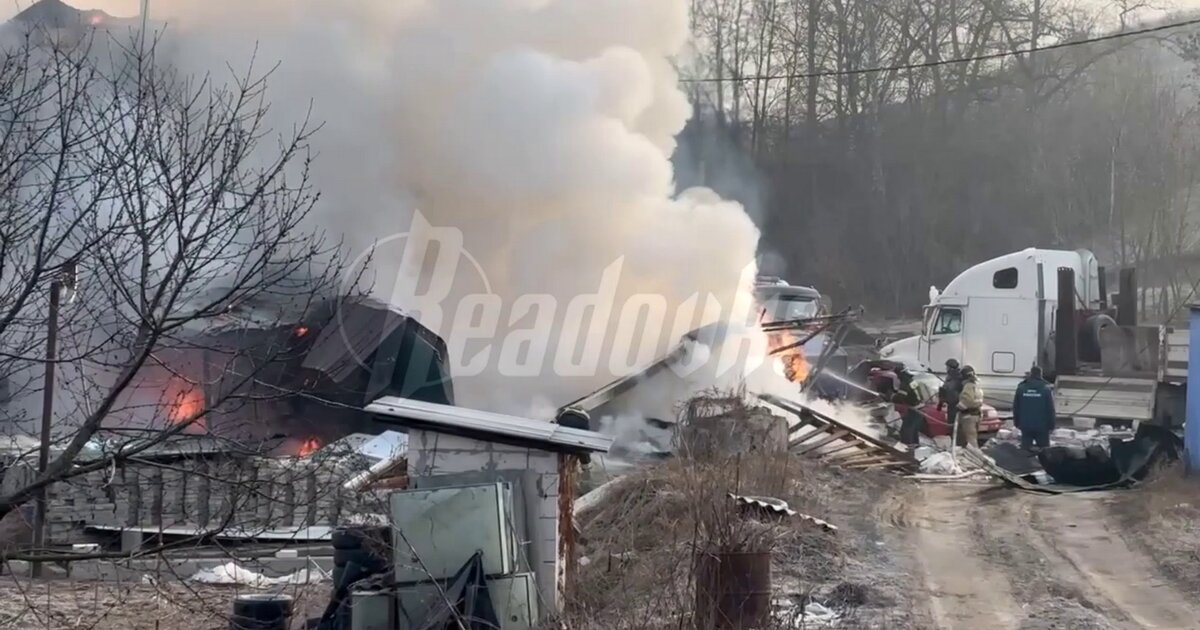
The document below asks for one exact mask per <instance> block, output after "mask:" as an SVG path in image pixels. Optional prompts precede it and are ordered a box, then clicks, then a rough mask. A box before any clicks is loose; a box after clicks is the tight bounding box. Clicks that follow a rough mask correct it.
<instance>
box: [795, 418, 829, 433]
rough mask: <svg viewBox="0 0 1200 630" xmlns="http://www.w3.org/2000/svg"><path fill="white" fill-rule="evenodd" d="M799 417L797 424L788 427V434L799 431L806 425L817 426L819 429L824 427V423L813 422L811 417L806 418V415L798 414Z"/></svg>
mask: <svg viewBox="0 0 1200 630" xmlns="http://www.w3.org/2000/svg"><path fill="white" fill-rule="evenodd" d="M797 418H799V420H798V421H797V422H796V426H793V427H789V428H788V435H792V434H793V433H796V432H797V431H799V430H800V429H803V428H805V427H816V428H818V429H820V428H823V426H822V425H819V424H817V423H815V422H813V421H812V420H811V419H810V418H805V417H804V416H797ZM824 426H828V425H824Z"/></svg>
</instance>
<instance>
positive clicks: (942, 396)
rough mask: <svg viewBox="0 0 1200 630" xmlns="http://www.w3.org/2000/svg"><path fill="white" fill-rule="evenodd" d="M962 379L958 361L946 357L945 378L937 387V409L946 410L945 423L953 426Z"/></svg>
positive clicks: (956, 415)
mask: <svg viewBox="0 0 1200 630" xmlns="http://www.w3.org/2000/svg"><path fill="white" fill-rule="evenodd" d="M962 388H963V379H962V372H961V371H960V370H959V367H958V361H956V360H954V359H946V380H945V381H943V382H942V386H941V387H939V388H938V409H939V410H943V409H944V410H945V411H946V424H947V425H949V426H954V419H955V418H957V417H958V397H959V395H961V394H962Z"/></svg>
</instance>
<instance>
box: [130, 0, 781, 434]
mask: <svg viewBox="0 0 1200 630" xmlns="http://www.w3.org/2000/svg"><path fill="white" fill-rule="evenodd" d="M154 10H155V17H156V18H158V19H164V20H167V21H168V23H169V27H168V32H169V33H170V39H171V42H172V46H171V48H172V50H174V51H175V54H176V55H177V58H176V60H177V62H178V63H179V64H180V65H181V66H182V67H183V69H184V70H185V71H190V72H204V71H211V72H213V76H214V77H216V78H217V79H222V78H224V77H226V76H228V71H227V70H225V64H226V63H230V64H233V66H234V67H235V68H244V67H245V65H246V64H247V62H248V60H249V59H250V58H251V57H252V56H254V55H256V56H257V60H258V61H257V64H258V67H259V68H260V69H264V70H265V69H267V68H269V67H270V66H271V65H273V64H274V63H276V62H277V61H278V62H280V65H279V67H278V68H277V69H275V70H274V73H273V75H272V77H271V81H270V92H269V95H270V100H271V102H272V106H273V110H272V117H273V121H274V122H275V127H277V128H281V129H287V128H290V126H291V124H292V122H293V121H295V120H297V119H300V118H303V117H304V116H305V115H306V114H307V113H308V111H309V109H310V107H311V110H312V114H313V117H314V118H315V119H317V120H319V121H322V122H324V124H325V127H324V129H323V130H322V131H321V133H320V134H319V135H318V137H317V148H318V149H319V150H320V155H319V156H318V161H317V164H316V171H315V177H316V182H315V183H316V185H317V186H318V187H319V188H320V189H321V190H322V192H323V199H322V204H321V209H320V211H319V213H318V220H319V221H321V223H322V225H323V227H325V228H326V229H327V230H329V231H330V232H332V233H340V234H344V236H345V239H346V243H347V246H348V247H349V248H350V249H351V250H352V251H353V252H356V253H357V252H361V251H363V250H366V249H368V248H370V247H371V246H372V244H373V243H375V242H376V241H378V240H380V239H383V238H386V237H388V236H389V235H391V234H394V233H396V232H398V231H404V230H407V229H408V226H409V225H410V220H411V217H412V214H413V212H414V210H417V209H419V210H420V212H421V213H422V215H423V216H425V217H426V218H427V219H429V221H430V222H431V223H432V224H434V225H435V226H453V227H457V228H459V229H461V230H462V231H463V237H464V246H465V247H466V249H467V250H468V251H469V252H470V253H471V254H472V255H473V256H474V257H475V258H477V259H478V261H479V262H480V264H481V266H482V268H483V269H484V270H485V271H486V274H487V280H488V282H489V283H490V284H491V286H492V289H493V290H494V291H495V293H496V294H498V295H499V296H500V298H501V300H502V301H503V303H504V304H505V305H507V306H508V307H511V305H512V304H513V303H514V302H515V301H516V300H517V299H518V298H520V297H521V296H525V295H531V294H536V295H548V296H551V297H552V298H554V299H556V300H558V302H559V303H560V304H565V303H566V302H567V301H568V300H569V299H570V298H572V297H574V296H577V295H580V294H583V293H592V292H595V291H596V289H597V287H598V286H599V282H600V276H601V273H602V272H603V270H604V269H606V268H607V267H608V266H609V265H611V264H612V263H613V262H614V261H615V260H618V259H620V260H621V261H622V275H621V281H620V285H619V286H618V288H617V290H616V293H615V296H614V297H613V302H615V303H616V304H618V305H619V304H622V303H624V301H625V300H627V299H629V298H630V296H633V295H636V294H647V293H652V294H657V295H661V296H662V297H663V299H664V300H665V302H666V303H667V305H668V308H669V309H673V308H674V307H677V306H679V305H681V304H683V303H684V302H685V301H686V300H687V299H688V298H689V297H690V296H693V295H695V294H697V293H699V294H701V295H706V294H709V293H711V294H713V295H714V296H716V297H717V298H718V300H719V301H720V302H721V303H722V304H725V305H730V304H732V303H733V302H734V296H735V294H737V293H738V292H739V291H744V290H745V289H746V287H744V286H741V283H740V280H741V279H742V278H741V273H742V271H743V269H744V268H745V267H746V266H747V265H748V264H751V263H753V261H754V257H755V249H756V244H757V241H758V230H757V228H756V227H755V225H754V223H753V222H752V221H751V219H750V218H749V217H748V216H747V214H746V213H745V211H744V210H743V208H742V207H741V205H739V204H737V203H735V202H731V201H727V200H724V199H721V198H720V197H718V196H717V195H716V194H715V193H712V192H711V191H707V190H703V189H693V190H689V191H684V193H683V194H679V195H676V194H675V187H676V177H675V173H674V171H673V169H672V164H671V156H672V153H673V151H674V149H675V137H676V135H677V134H678V133H679V132H680V130H681V129H683V127H684V125H685V123H686V121H687V119H688V116H689V115H690V113H691V108H690V107H689V105H688V102H687V99H686V97H685V95H684V94H683V93H682V92H681V91H680V89H679V87H678V83H677V77H676V75H675V72H674V70H673V69H672V66H671V59H672V57H673V56H674V55H676V54H677V53H679V52H680V51H681V50H682V49H683V47H684V46H685V44H686V42H687V36H688V32H687V6H686V3H685V2H684V1H683V0H407V1H403V2H389V1H386V0H373V1H363V2H354V3H331V2H327V1H318V0H256V1H255V2H252V3H246V2H240V1H235V0H177V1H175V2H170V3H166V2H160V3H156V4H155V7H154ZM398 258H399V257H398V256H395V255H394V252H392V251H390V250H387V249H381V250H380V251H379V252H378V255H377V256H376V257H375V260H374V264H375V266H376V272H377V273H376V274H375V276H374V277H375V278H376V279H377V280H378V284H377V287H378V288H379V290H380V291H381V292H382V293H384V294H385V296H386V297H392V296H390V295H386V294H387V293H388V291H389V290H390V288H391V287H392V286H393V285H394V282H393V281H392V280H391V278H390V276H394V275H395V274H396V273H397V270H398V269H399V268H400V262H399V260H398ZM389 274H390V276H389ZM467 285H471V283H467ZM477 290H479V287H478V286H463V287H461V288H456V294H455V295H452V296H451V301H454V300H455V299H457V298H460V297H461V296H462V295H463V294H466V293H470V292H473V291H477ZM402 301H403V300H402ZM404 305H405V306H408V307H416V308H419V307H420V306H421V305H420V304H419V302H418V301H411V300H410V303H408V304H404ZM449 310H451V311H452V310H453V308H452V307H451V308H450V309H449ZM562 316H563V313H562V312H561V309H560V312H559V313H557V315H556V317H555V322H554V323H553V324H552V325H551V327H550V329H549V330H546V331H544V334H545V335H546V341H547V343H548V345H549V346H550V347H551V349H552V350H553V349H554V348H556V347H557V344H558V340H559V339H562V338H564V335H565V336H566V337H567V338H571V337H572V336H573V335H572V333H573V332H575V331H571V330H564V329H563V328H564V323H563V318H562ZM533 319H534V318H532V317H530V318H514V317H512V313H511V312H510V311H509V310H506V311H505V313H504V316H503V317H502V318H501V331H500V332H501V334H504V332H505V329H507V328H527V327H528V326H529V325H530V323H529V321H532V320H533ZM527 320H528V321H527ZM668 325H670V324H669V322H668ZM614 328H615V324H614V326H610V327H609V328H608V329H606V330H603V331H600V332H599V333H597V332H596V331H585V332H584V334H583V335H582V337H583V338H591V339H592V340H593V341H596V342H597V343H598V347H600V348H601V350H600V352H601V353H605V352H609V351H611V349H612V346H613V339H614V338H616V337H618V336H620V335H629V334H634V333H635V331H632V330H623V331H622V330H615V329H614ZM438 332H439V333H441V334H442V335H443V336H444V337H446V339H447V342H448V343H449V344H450V345H451V346H454V345H455V344H458V343H460V342H459V340H458V339H457V338H456V336H455V334H454V331H453V330H452V329H450V328H449V327H448V324H447V323H445V322H444V323H443V324H442V326H440V329H439V330H438ZM538 332H539V333H541V332H542V331H540V330H539V331H538ZM598 335H599V337H600V338H599V339H597V336H598ZM659 337H663V338H664V340H663V345H662V349H663V350H665V349H666V345H667V343H668V342H673V341H674V339H669V340H668V339H665V337H664V336H662V335H659ZM632 345H636V342H635V343H634V344H632ZM599 363H600V365H601V366H602V368H603V366H607V365H608V364H609V362H608V361H607V360H601V361H600V362H599ZM612 376H613V374H612V373H611V372H610V371H609V370H607V369H601V370H600V371H599V372H598V373H596V374H594V375H587V376H582V377H578V376H577V377H557V376H555V375H554V374H553V372H552V364H550V363H549V362H548V364H547V368H546V371H545V372H544V373H543V374H541V375H539V376H538V377H530V378H523V379H522V378H517V379H513V378H505V377H502V376H499V375H497V374H493V373H490V372H488V371H484V372H483V373H482V374H480V375H479V376H477V377H472V378H469V379H465V380H464V382H457V383H456V392H457V393H458V394H459V395H460V403H462V404H466V405H470V406H478V407H487V408H492V409H497V410H501V411H516V412H526V411H528V410H529V409H530V408H531V407H532V406H534V405H536V404H544V403H545V401H546V400H549V401H551V402H565V401H567V400H570V399H572V398H574V397H575V396H576V395H578V394H580V393H582V392H583V391H586V390H587V389H589V388H591V387H595V386H597V385H599V384H602V383H603V382H605V381H606V380H608V379H610V378H611V377H612ZM539 401H540V402H539Z"/></svg>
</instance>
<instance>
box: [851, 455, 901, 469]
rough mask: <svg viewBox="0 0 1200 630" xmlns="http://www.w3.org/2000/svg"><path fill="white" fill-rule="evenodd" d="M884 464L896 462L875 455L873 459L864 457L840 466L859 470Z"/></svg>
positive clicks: (884, 456) (889, 458) (883, 456)
mask: <svg viewBox="0 0 1200 630" xmlns="http://www.w3.org/2000/svg"><path fill="white" fill-rule="evenodd" d="M883 462H896V460H894V459H892V458H891V457H890V456H888V455H874V456H872V457H864V458H862V459H856V460H854V461H851V462H847V463H844V464H840V465H841V466H844V467H846V468H859V467H862V466H865V465H867V464H878V463H883ZM896 463H904V462H896Z"/></svg>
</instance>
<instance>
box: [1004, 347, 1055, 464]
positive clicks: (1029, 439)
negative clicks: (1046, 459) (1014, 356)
mask: <svg viewBox="0 0 1200 630" xmlns="http://www.w3.org/2000/svg"><path fill="white" fill-rule="evenodd" d="M1012 409H1013V424H1014V425H1016V427H1017V428H1018V429H1020V430H1021V448H1023V449H1025V450H1027V451H1032V450H1034V444H1036V445H1037V448H1038V449H1043V448H1046V447H1047V446H1050V432H1051V431H1053V430H1054V420H1055V415H1056V414H1055V412H1054V394H1052V393H1051V392H1050V386H1049V385H1048V384H1047V383H1046V381H1045V379H1043V378H1042V368H1041V367H1040V366H1037V365H1035V366H1033V367H1032V368H1030V369H1029V374H1027V375H1026V376H1025V380H1023V381H1021V384H1020V385H1017V393H1016V395H1014V396H1013V408H1012Z"/></svg>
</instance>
